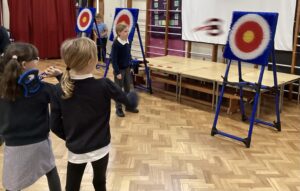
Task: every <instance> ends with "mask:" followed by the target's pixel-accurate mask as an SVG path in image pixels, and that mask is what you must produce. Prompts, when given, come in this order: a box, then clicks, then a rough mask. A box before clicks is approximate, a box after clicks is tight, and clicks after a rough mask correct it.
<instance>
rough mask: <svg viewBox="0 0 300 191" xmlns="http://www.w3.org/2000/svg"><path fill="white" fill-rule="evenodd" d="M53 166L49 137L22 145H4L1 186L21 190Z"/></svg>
mask: <svg viewBox="0 0 300 191" xmlns="http://www.w3.org/2000/svg"><path fill="white" fill-rule="evenodd" d="M54 167H55V160H54V155H53V152H52V148H51V141H50V139H46V140H44V141H42V142H39V143H34V144H30V145H24V146H5V147H4V160H3V179H2V180H3V186H4V188H5V189H7V190H22V189H24V188H26V187H28V186H30V185H32V184H33V183H34V182H35V181H36V180H38V179H39V178H40V177H41V176H43V175H45V174H46V173H48V172H49V171H51V170H52V169H53V168H54Z"/></svg>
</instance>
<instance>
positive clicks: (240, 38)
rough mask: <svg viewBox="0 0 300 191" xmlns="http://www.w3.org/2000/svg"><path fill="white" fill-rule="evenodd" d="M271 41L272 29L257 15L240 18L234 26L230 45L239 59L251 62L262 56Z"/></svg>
mask: <svg viewBox="0 0 300 191" xmlns="http://www.w3.org/2000/svg"><path fill="white" fill-rule="evenodd" d="M269 41H270V28H269V24H268V23H267V21H266V20H265V19H264V18H263V17H261V16H259V15H255V14H247V15H245V16H242V17H241V18H239V19H238V20H237V21H236V22H235V23H234V25H233V26H232V29H231V33H230V36H229V45H230V47H231V50H232V52H233V53H234V54H235V55H236V56H237V57H239V58H241V59H245V60H251V59H254V58H257V57H258V56H260V55H261V54H262V53H263V52H264V51H265V50H266V48H267V46H268V44H269Z"/></svg>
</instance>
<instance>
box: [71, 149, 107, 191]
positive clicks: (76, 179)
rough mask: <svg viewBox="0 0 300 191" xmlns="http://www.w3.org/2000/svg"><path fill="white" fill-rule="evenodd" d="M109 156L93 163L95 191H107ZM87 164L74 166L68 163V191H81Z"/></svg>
mask: <svg viewBox="0 0 300 191" xmlns="http://www.w3.org/2000/svg"><path fill="white" fill-rule="evenodd" d="M108 158H109V154H107V155H106V156H105V157H103V158H101V159H99V160H97V161H94V162H92V166H93V171H94V178H93V185H94V188H95V191H106V170H107V164H108ZM86 164H87V163H82V164H74V163H70V162H68V167H67V183H66V191H79V190H80V184H81V180H82V176H83V173H84V169H85V167H86Z"/></svg>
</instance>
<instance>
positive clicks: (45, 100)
mask: <svg viewBox="0 0 300 191" xmlns="http://www.w3.org/2000/svg"><path fill="white" fill-rule="evenodd" d="M38 60H39V58H38V50H37V48H36V47H35V46H33V45H31V44H27V43H13V44H11V45H9V46H8V47H7V48H6V50H5V52H4V54H3V55H2V56H1V59H0V113H1V115H0V134H1V135H2V137H3V139H4V142H5V145H4V151H3V158H4V159H3V181H2V182H3V186H4V187H5V189H6V190H11V191H12V190H22V189H25V188H26V187H28V186H30V185H31V184H33V183H34V182H35V181H36V180H37V179H39V178H40V177H41V176H43V175H46V176H47V180H48V184H49V189H50V191H60V190H61V186H60V180H59V176H58V173H57V169H56V166H55V160H54V155H53V152H52V148H51V141H50V139H49V131H50V125H49V109H48V105H49V103H50V100H51V97H53V94H54V93H53V87H52V86H51V85H50V84H47V83H43V85H42V86H41V88H40V90H39V91H38V92H37V93H36V94H34V95H32V96H31V97H25V96H24V95H23V91H24V90H23V87H22V86H21V85H19V84H18V80H19V77H20V75H22V74H23V73H24V72H26V71H28V70H31V69H35V68H36V66H37V63H38Z"/></svg>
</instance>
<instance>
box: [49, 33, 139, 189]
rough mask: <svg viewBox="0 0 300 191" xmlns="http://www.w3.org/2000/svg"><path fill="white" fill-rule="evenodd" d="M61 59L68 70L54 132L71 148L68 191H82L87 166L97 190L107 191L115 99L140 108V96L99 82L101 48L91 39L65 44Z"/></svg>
mask: <svg viewBox="0 0 300 191" xmlns="http://www.w3.org/2000/svg"><path fill="white" fill-rule="evenodd" d="M61 56H62V59H63V60H64V62H65V64H66V71H65V72H64V74H63V77H62V79H61V84H60V86H59V91H58V95H57V96H58V98H59V101H58V102H57V103H56V104H54V108H53V109H52V110H53V112H54V114H53V115H52V119H51V122H52V131H53V132H54V133H55V134H56V135H58V136H59V137H60V138H62V139H64V140H65V142H66V147H67V148H68V167H67V182H66V190H67V191H79V189H80V184H81V179H82V176H83V172H84V169H85V167H86V164H87V163H88V162H90V163H91V164H92V167H93V171H94V178H93V185H94V188H95V190H96V191H105V190H106V169H107V164H108V157H109V150H110V137H111V135H110V126H109V120H110V108H111V99H114V100H116V101H118V102H121V103H123V104H125V105H126V106H128V107H130V108H136V107H137V95H136V94H135V93H133V92H132V93H129V94H128V95H126V94H125V93H124V92H122V90H121V89H120V88H119V87H117V86H116V85H115V84H114V83H113V82H112V81H111V80H109V79H108V78H102V79H95V78H94V77H93V74H92V72H93V70H94V69H95V67H96V64H97V48H96V44H95V42H94V41H92V40H90V39H88V38H76V39H71V40H67V41H65V42H64V43H63V44H62V46H61Z"/></svg>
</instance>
